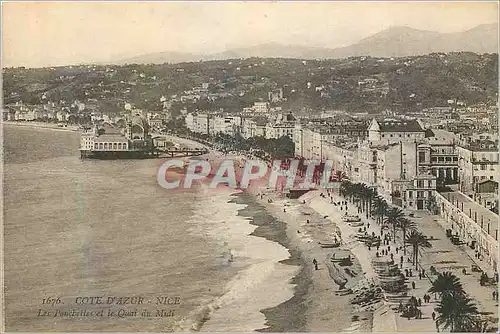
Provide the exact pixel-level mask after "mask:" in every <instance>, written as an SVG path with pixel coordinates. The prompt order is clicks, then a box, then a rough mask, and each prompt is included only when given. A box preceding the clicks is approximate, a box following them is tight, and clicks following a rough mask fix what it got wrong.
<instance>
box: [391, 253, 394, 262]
mask: <svg viewBox="0 0 500 334" xmlns="http://www.w3.org/2000/svg"><path fill="white" fill-rule="evenodd" d="M391 261H394V254H392V253H391Z"/></svg>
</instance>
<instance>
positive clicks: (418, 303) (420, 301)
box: [417, 298, 422, 306]
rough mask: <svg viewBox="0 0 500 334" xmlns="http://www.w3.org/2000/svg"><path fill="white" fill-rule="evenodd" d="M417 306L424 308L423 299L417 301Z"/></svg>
mask: <svg viewBox="0 0 500 334" xmlns="http://www.w3.org/2000/svg"><path fill="white" fill-rule="evenodd" d="M417 305H418V306H422V299H420V298H419V299H418V300H417Z"/></svg>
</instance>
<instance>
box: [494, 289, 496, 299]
mask: <svg viewBox="0 0 500 334" xmlns="http://www.w3.org/2000/svg"><path fill="white" fill-rule="evenodd" d="M495 294H496V291H495V290H493V300H495V299H496V296H495Z"/></svg>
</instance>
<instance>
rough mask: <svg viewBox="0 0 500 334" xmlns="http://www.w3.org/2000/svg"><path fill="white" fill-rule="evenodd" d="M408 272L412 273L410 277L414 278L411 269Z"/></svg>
mask: <svg viewBox="0 0 500 334" xmlns="http://www.w3.org/2000/svg"><path fill="white" fill-rule="evenodd" d="M408 271H409V272H410V277H413V273H412V272H411V269H408Z"/></svg>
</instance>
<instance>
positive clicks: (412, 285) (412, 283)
mask: <svg viewBox="0 0 500 334" xmlns="http://www.w3.org/2000/svg"><path fill="white" fill-rule="evenodd" d="M411 287H412V288H413V289H415V281H413V282H411Z"/></svg>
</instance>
